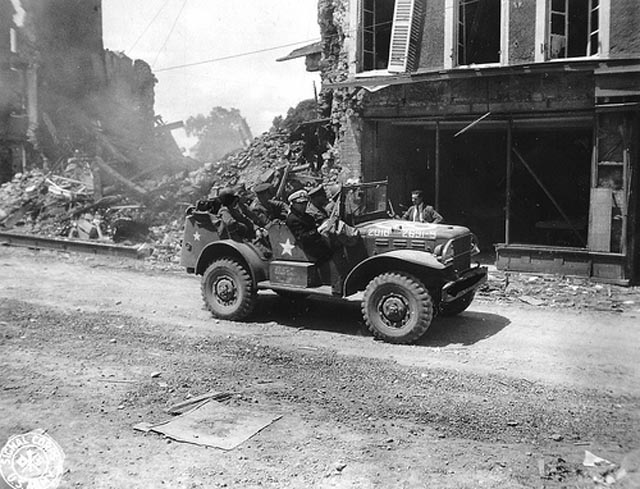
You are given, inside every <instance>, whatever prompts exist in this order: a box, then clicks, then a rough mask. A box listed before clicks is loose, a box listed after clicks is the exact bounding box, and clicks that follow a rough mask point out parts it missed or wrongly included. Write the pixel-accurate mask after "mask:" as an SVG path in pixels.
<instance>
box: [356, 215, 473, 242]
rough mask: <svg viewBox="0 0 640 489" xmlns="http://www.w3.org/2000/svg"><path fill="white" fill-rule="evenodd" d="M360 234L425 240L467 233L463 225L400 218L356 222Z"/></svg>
mask: <svg viewBox="0 0 640 489" xmlns="http://www.w3.org/2000/svg"><path fill="white" fill-rule="evenodd" d="M357 228H358V229H359V230H360V233H361V235H362V236H375V237H390V238H396V237H397V238H406V237H409V238H422V239H427V240H438V241H440V240H448V239H452V238H457V237H460V236H464V235H466V234H469V233H470V231H469V229H468V228H466V227H464V226H454V225H451V224H430V223H425V222H412V221H403V220H401V219H376V220H375V221H368V222H363V223H361V224H358V226H357Z"/></svg>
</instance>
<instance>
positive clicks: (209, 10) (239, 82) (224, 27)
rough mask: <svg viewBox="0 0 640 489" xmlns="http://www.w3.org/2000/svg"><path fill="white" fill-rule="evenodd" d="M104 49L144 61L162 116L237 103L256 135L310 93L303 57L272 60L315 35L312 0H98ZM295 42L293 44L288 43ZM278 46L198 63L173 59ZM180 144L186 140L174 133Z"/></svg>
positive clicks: (174, 116) (167, 119) (311, 77)
mask: <svg viewBox="0 0 640 489" xmlns="http://www.w3.org/2000/svg"><path fill="white" fill-rule="evenodd" d="M102 10H103V38H104V45H105V48H107V49H110V50H112V51H122V52H124V53H125V54H126V55H127V56H129V57H130V58H132V59H143V60H145V61H146V62H147V63H149V64H150V65H151V68H152V70H153V71H154V73H155V75H156V78H157V79H158V83H157V85H156V88H155V93H156V101H155V111H156V114H159V115H161V116H162V117H163V119H164V121H165V122H173V121H176V120H186V119H187V118H188V117H189V116H192V115H197V114H207V113H209V111H210V110H211V109H212V108H213V107H215V106H222V107H225V108H232V107H234V108H237V109H239V110H240V112H241V114H242V115H243V116H244V117H245V118H246V119H247V122H248V123H249V126H250V128H251V131H252V132H253V135H254V136H256V135H258V134H260V133H262V132H264V131H266V130H268V129H269V127H270V126H271V122H272V120H273V118H274V117H276V116H278V115H286V112H287V110H288V109H289V107H292V106H295V105H296V104H297V103H298V102H300V101H301V100H304V99H307V98H313V83H314V81H315V83H316V85H317V87H318V90H319V89H320V79H319V76H318V74H317V73H308V72H306V71H305V65H304V58H299V59H295V60H291V61H284V62H276V58H279V57H282V56H284V55H286V54H288V53H289V52H291V51H292V50H293V49H296V48H297V47H301V46H304V45H305V44H309V43H311V42H314V41H317V40H319V38H320V30H319V27H318V23H317V0H103V1H102ZM293 43H298V44H296V45H291V44H293ZM278 46H287V47H281V48H279V49H275V50H270V51H267V52H264V53H260V54H252V55H247V56H238V57H234V58H232V59H227V60H221V61H216V62H211V63H206V64H199V65H197V66H191V67H185V68H176V69H171V70H167V71H163V70H164V69H165V68H172V67H175V66H179V65H184V64H189V63H198V62H201V61H205V60H211V59H216V58H224V57H228V56H235V55H239V54H243V53H248V52H252V51H258V50H264V49H268V48H272V47H278ZM174 136H175V137H176V139H177V140H178V143H179V144H180V145H181V146H185V147H189V146H190V145H191V144H192V143H193V141H191V140H189V139H187V138H186V136H185V134H184V132H183V131H181V130H179V131H174Z"/></svg>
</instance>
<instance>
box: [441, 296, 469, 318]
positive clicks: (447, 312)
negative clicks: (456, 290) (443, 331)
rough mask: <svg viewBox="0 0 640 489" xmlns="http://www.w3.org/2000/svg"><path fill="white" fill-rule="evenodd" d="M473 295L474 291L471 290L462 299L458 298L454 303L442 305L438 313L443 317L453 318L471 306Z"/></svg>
mask: <svg viewBox="0 0 640 489" xmlns="http://www.w3.org/2000/svg"><path fill="white" fill-rule="evenodd" d="M475 295H476V294H475V291H473V290H472V291H471V292H467V293H466V294H465V295H463V296H462V297H458V298H457V299H456V300H455V301H451V302H449V303H448V304H444V305H443V306H442V307H441V310H440V313H441V314H442V315H443V316H455V315H456V314H460V313H461V312H462V311H464V310H466V309H467V307H469V306H470V305H471V303H472V302H473V298H474V296H475Z"/></svg>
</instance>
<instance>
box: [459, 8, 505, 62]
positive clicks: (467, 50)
mask: <svg viewBox="0 0 640 489" xmlns="http://www.w3.org/2000/svg"><path fill="white" fill-rule="evenodd" d="M500 11H501V2H500V0H458V8H457V14H458V18H457V41H458V46H457V62H456V64H457V65H472V64H488V63H499V62H500V29H501V27H500Z"/></svg>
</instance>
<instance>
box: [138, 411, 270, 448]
mask: <svg viewBox="0 0 640 489" xmlns="http://www.w3.org/2000/svg"><path fill="white" fill-rule="evenodd" d="M281 417H282V415H278V414H272V413H265V412H256V411H253V410H251V411H250V410H248V409H245V408H239V407H232V406H226V405H225V404H221V403H219V402H216V401H213V400H210V401H207V402H204V403H202V404H200V405H198V406H197V407H195V408H194V409H192V410H191V411H188V412H186V413H184V414H181V415H180V416H176V417H175V418H173V419H170V420H169V421H165V422H164V423H159V424H155V425H152V426H150V427H149V431H154V432H156V433H161V434H163V435H165V436H167V437H169V438H171V439H173V440H176V441H182V442H185V443H193V444H194V445H201V446H206V447H214V448H222V449H223V450H233V449H234V448H236V447H237V446H238V445H240V444H242V443H244V442H245V441H247V440H248V439H249V438H251V437H252V436H254V435H255V434H257V433H258V432H260V431H262V430H263V429H265V428H266V427H267V426H269V425H270V424H272V423H274V422H275V421H277V420H279V419H280V418H281ZM145 431H146V430H145Z"/></svg>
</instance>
